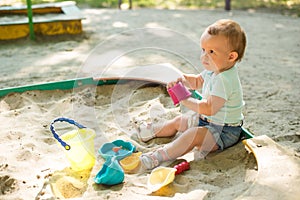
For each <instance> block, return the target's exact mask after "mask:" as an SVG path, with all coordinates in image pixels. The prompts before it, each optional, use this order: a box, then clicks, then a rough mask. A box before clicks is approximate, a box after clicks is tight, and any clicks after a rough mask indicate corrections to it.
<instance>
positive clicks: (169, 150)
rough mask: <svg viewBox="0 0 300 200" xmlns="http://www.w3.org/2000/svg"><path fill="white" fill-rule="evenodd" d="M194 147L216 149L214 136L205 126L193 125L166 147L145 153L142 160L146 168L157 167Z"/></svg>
mask: <svg viewBox="0 0 300 200" xmlns="http://www.w3.org/2000/svg"><path fill="white" fill-rule="evenodd" d="M194 147H198V148H199V149H200V150H203V151H208V152H212V151H216V150H217V149H218V145H217V144H216V141H215V138H214V136H213V135H212V134H211V133H210V132H209V131H208V129H207V128H205V127H193V128H190V129H188V130H187V131H185V132H184V133H182V134H181V135H180V136H179V137H178V138H177V139H176V140H174V141H173V142H171V143H169V144H167V145H166V146H165V147H164V148H162V149H158V150H156V151H154V152H152V153H150V154H149V153H148V154H143V155H142V156H141V161H142V164H143V166H144V167H145V168H146V169H152V168H154V167H157V166H158V165H159V164H160V163H161V162H164V161H169V160H174V159H176V158H178V157H180V156H182V155H184V154H186V153H188V152H189V151H191V150H192V149H193V148H194Z"/></svg>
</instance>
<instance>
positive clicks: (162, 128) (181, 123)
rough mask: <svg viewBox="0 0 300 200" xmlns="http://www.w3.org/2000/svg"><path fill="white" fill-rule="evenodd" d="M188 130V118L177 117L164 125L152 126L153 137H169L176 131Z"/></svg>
mask: <svg viewBox="0 0 300 200" xmlns="http://www.w3.org/2000/svg"><path fill="white" fill-rule="evenodd" d="M187 128H188V118H187V117H186V116H177V117H175V118H174V119H172V120H169V121H167V122H166V123H164V124H160V125H154V131H155V133H154V134H155V137H171V136H174V135H175V134H176V133H177V132H178V131H185V130H186V129H187Z"/></svg>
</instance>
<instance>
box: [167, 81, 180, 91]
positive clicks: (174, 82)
mask: <svg viewBox="0 0 300 200" xmlns="http://www.w3.org/2000/svg"><path fill="white" fill-rule="evenodd" d="M177 83H178V81H172V82H169V83H168V84H167V89H169V88H171V87H173V86H174V85H176V84H177Z"/></svg>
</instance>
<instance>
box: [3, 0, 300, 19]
mask: <svg viewBox="0 0 300 200" xmlns="http://www.w3.org/2000/svg"><path fill="white" fill-rule="evenodd" d="M10 1H12V2H23V3H26V0H4V2H10ZM31 1H32V3H33V4H37V3H45V2H59V1H63V0H31ZM74 1H76V2H77V4H78V5H88V6H90V7H96V8H112V7H113V8H117V7H118V0H74ZM2 2H3V1H2ZM128 2H129V0H123V3H125V4H126V3H127V4H128ZM132 2H133V7H134V8H137V7H139V8H161V9H180V8H185V9H223V8H224V6H225V2H224V0H132ZM231 8H232V9H233V10H241V9H242V10H244V9H261V10H265V11H270V12H280V13H282V14H285V15H295V16H298V17H300V0H231Z"/></svg>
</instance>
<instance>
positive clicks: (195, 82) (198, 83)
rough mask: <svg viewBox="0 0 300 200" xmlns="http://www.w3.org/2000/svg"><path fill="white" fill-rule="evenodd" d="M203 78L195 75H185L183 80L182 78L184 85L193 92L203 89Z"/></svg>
mask: <svg viewBox="0 0 300 200" xmlns="http://www.w3.org/2000/svg"><path fill="white" fill-rule="evenodd" d="M203 82H204V80H203V78H202V76H200V75H195V74H183V78H182V83H183V84H184V85H185V86H186V87H188V88H190V89H192V90H196V89H199V88H201V87H202V85H203Z"/></svg>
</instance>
